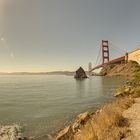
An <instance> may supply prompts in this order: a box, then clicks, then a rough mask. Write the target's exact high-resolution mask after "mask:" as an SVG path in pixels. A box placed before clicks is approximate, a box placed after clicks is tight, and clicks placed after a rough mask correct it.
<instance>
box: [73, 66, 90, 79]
mask: <svg viewBox="0 0 140 140" xmlns="http://www.w3.org/2000/svg"><path fill="white" fill-rule="evenodd" d="M74 77H75V78H76V79H83V78H88V77H87V75H86V72H85V71H84V69H83V68H82V67H80V68H79V69H78V70H77V71H76V73H75V76H74Z"/></svg>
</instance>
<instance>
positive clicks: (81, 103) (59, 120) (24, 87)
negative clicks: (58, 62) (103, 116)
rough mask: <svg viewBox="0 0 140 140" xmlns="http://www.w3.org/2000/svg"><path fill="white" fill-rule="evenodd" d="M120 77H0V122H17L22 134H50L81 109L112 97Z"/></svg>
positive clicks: (107, 100)
mask: <svg viewBox="0 0 140 140" xmlns="http://www.w3.org/2000/svg"><path fill="white" fill-rule="evenodd" d="M122 82H123V79H121V78H120V77H114V78H112V77H111V78H109V77H90V78H88V79H85V80H76V79H74V78H73V77H72V76H54V75H53V76H52V75H3V76H0V124H1V125H7V124H14V123H16V124H20V125H21V126H23V127H24V135H25V136H40V135H44V134H52V133H55V132H56V131H58V130H59V129H60V128H63V127H64V126H65V125H67V124H69V123H70V122H71V121H72V120H73V118H75V117H76V115H78V114H79V113H81V112H84V111H95V110H96V109H97V108H99V107H100V106H102V105H104V104H105V103H106V102H110V101H112V100H113V99H114V96H113V94H114V92H115V89H116V88H117V87H118V86H119V85H120V84H122Z"/></svg>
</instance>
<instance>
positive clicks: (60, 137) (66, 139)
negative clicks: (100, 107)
mask: <svg viewBox="0 0 140 140" xmlns="http://www.w3.org/2000/svg"><path fill="white" fill-rule="evenodd" d="M89 119H90V113H89V112H84V113H81V114H80V115H78V116H77V118H76V120H75V121H74V123H73V124H71V125H69V126H68V127H66V128H65V129H63V130H62V131H60V132H59V133H58V134H57V136H56V138H55V140H73V139H74V134H76V133H77V132H79V131H80V128H81V127H82V126H84V125H85V124H86V122H87V121H88V120H89Z"/></svg>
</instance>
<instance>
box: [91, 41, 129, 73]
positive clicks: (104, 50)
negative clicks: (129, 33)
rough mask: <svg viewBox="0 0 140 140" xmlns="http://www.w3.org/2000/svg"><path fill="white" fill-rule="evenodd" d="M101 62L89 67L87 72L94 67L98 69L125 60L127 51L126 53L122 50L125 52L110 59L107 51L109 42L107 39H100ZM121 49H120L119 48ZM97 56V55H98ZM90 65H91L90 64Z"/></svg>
mask: <svg viewBox="0 0 140 140" xmlns="http://www.w3.org/2000/svg"><path fill="white" fill-rule="evenodd" d="M101 49H102V64H99V65H97V66H95V67H94V68H90V69H89V72H91V71H94V70H96V69H99V68H101V67H104V66H107V65H109V64H119V63H124V62H125V61H127V60H128V53H126V51H124V50H123V53H124V52H125V54H124V55H123V56H121V57H119V58H116V59H113V60H110V53H109V42H108V40H102V47H101ZM113 49H118V48H113ZM121 51H122V49H121ZM98 57H99V55H98ZM90 67H91V66H90Z"/></svg>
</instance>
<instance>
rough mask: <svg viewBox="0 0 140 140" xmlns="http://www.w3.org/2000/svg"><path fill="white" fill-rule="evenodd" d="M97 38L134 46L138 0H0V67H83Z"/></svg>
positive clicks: (139, 39) (139, 37)
mask: <svg viewBox="0 0 140 140" xmlns="http://www.w3.org/2000/svg"><path fill="white" fill-rule="evenodd" d="M102 40H109V42H111V44H112V46H117V47H119V48H121V49H122V50H126V51H128V52H129V51H132V50H134V49H136V48H138V47H139V45H140V0H0V71H1V72H23V71H26V72H41V71H42V72H45V71H57V70H69V71H73V70H76V69H77V68H78V67H79V66H82V67H83V68H85V69H88V63H89V62H92V64H93V66H94V64H95V62H96V59H97V56H98V52H99V48H100V47H101V41H102ZM110 52H111V57H112V58H113V57H114V56H115V57H116V56H117V55H120V54H119V53H118V54H117V52H116V51H115V50H111V51H110Z"/></svg>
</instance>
